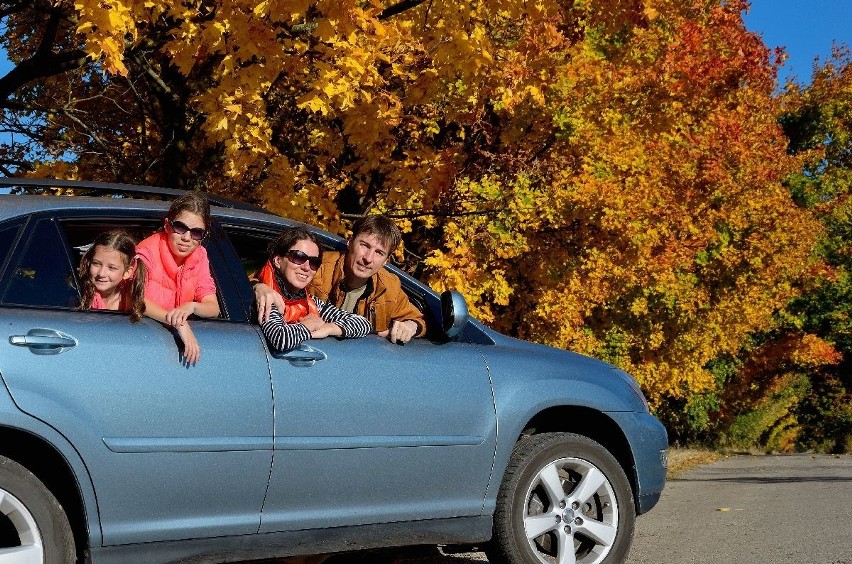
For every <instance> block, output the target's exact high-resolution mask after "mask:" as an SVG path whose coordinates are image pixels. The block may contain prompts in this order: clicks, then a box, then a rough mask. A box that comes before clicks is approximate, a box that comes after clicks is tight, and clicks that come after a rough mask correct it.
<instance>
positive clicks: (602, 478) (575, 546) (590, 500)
mask: <svg viewBox="0 0 852 564" xmlns="http://www.w3.org/2000/svg"><path fill="white" fill-rule="evenodd" d="M618 512H619V511H618V502H617V500H616V497H615V491H614V490H613V487H612V484H611V483H610V481H609V480H608V479H607V477H606V475H605V474H604V473H603V472H602V471H601V470H600V469H599V468H598V467H597V466H595V465H594V464H592V463H591V462H589V461H587V460H583V459H581V458H560V459H559V460H555V461H552V462H550V463H548V464H547V465H545V466H544V467H542V468H541V469H540V470H539V471H538V472H537V474H536V475H535V477H534V478H533V479H532V480H531V481H530V485H529V487H528V488H527V491H526V493H525V495H524V511H523V524H524V534H525V537H526V539H527V545H528V548H529V549H530V550H531V551H532V553H533V554H534V555H535V556H536V558H537V559H538V561H539V562H540V563H542V564H575V563H579V564H597V563H599V562H601V561H603V560H604V559H605V558H606V556H607V555H608V554H609V552H610V550H611V549H612V547H613V545H614V543H615V540H616V537H617V533H618Z"/></svg>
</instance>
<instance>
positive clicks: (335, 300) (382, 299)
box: [307, 251, 426, 337]
mask: <svg viewBox="0 0 852 564" xmlns="http://www.w3.org/2000/svg"><path fill="white" fill-rule="evenodd" d="M344 260H345V255H344V254H343V253H339V252H337V251H326V252H324V253H323V256H322V266H320V268H319V270H317V273H316V275H315V276H314V279H313V280H312V281H311V283H310V285H309V286H308V288H307V290H308V292H309V293H311V294H313V295H314V296H316V297H318V298H319V299H321V300H323V301H327V302H331V303H332V304H334V305H336V306H337V307H340V306H342V305H343V298H344V297H345V295H346V292H345V290H343V287H342V282H343V262H344ZM355 313H357V314H358V315H363V316H364V317H366V318H367V319H369V320H370V325H372V326H373V331H375V332H376V333H379V332H381V331H386V330H387V329H388V328H389V327H390V323H391V321H408V320H411V321H414V322H415V323H417V326H418V329H417V333H416V334H415V335H414V336H415V337H422V336H423V334H424V333H426V322H425V321H424V319H423V314H422V313H421V312H420V310H419V309H417V308H416V307H414V305H412V303H411V302H410V301H409V300H408V296H406V295H405V292H404V291H403V290H402V284H401V283H400V281H399V278H398V277H397V276H396V275H395V274H393V273H392V272H389V271H387V270H386V269H384V268H382V269H381V270H380V271H379V272H378V273H376V274H374V275H373V277H372V278H371V279H370V281H369V282H367V288H366V290H364V295H363V296H361V297H360V298H359V299H358V303H357V305H356V306H355Z"/></svg>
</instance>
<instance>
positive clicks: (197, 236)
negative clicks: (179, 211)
mask: <svg viewBox="0 0 852 564" xmlns="http://www.w3.org/2000/svg"><path fill="white" fill-rule="evenodd" d="M169 225H171V226H172V231H174V232H175V233H177V234H178V235H183V234H184V233H186V232H187V231H189V236H190V237H192V238H193V240H195V241H201V240H202V239H204V236H205V235H207V230H206V229H201V228H200V227H190V226H189V225H187V224H185V223H184V222H182V221H175V220H173V219H170V220H169Z"/></svg>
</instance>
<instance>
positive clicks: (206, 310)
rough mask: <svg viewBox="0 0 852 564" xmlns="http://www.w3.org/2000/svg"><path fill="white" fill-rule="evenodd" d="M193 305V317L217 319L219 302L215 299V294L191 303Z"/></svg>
mask: <svg viewBox="0 0 852 564" xmlns="http://www.w3.org/2000/svg"><path fill="white" fill-rule="evenodd" d="M192 303H194V304H195V311H194V312H193V313H195V315H197V316H198V317H219V300H217V299H216V294H207V295H206V296H204V297H203V298H201V301H198V302H192Z"/></svg>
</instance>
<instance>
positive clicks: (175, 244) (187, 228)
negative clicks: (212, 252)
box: [165, 211, 207, 264]
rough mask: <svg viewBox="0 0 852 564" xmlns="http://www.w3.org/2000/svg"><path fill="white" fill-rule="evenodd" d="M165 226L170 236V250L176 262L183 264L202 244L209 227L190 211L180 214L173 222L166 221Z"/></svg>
mask: <svg viewBox="0 0 852 564" xmlns="http://www.w3.org/2000/svg"><path fill="white" fill-rule="evenodd" d="M165 224H166V233H167V234H168V236H169V248H170V249H171V251H172V254H173V255H174V257H175V261H176V262H177V263H178V264H183V261H185V260H186V258H187V257H188V256H189V255H191V254H192V252H193V251H194V250H195V249H197V248H198V245H200V244H201V239H203V238H204V237H203V234H204V233H206V229H207V226H206V225H204V220H203V219H201V216H200V215H198V214H194V213H192V212H188V211H182V212H180V213H179V214H177V215H176V216H175V218H174V219H172V220H169V219H166V220H165ZM179 231H182V232H183V233H179ZM199 235H201V237H199Z"/></svg>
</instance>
